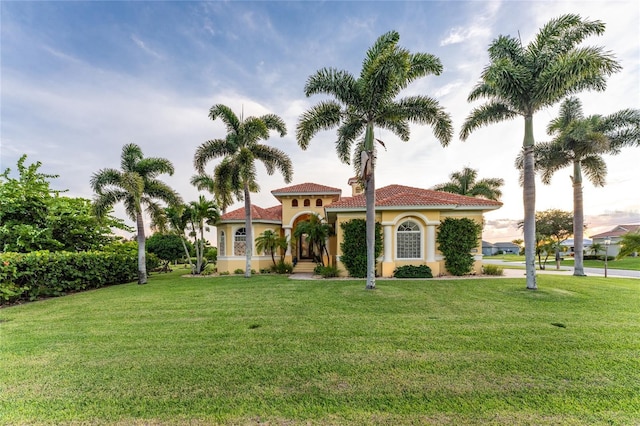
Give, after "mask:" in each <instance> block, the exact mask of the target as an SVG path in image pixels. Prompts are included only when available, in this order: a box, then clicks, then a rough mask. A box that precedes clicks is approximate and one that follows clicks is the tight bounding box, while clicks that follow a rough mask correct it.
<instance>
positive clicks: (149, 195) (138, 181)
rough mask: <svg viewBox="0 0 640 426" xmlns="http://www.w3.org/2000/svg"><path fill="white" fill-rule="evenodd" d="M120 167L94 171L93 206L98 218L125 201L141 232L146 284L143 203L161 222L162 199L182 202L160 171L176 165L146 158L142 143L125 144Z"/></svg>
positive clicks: (140, 266)
mask: <svg viewBox="0 0 640 426" xmlns="http://www.w3.org/2000/svg"><path fill="white" fill-rule="evenodd" d="M120 167H121V169H122V170H116V169H111V168H106V169H101V170H99V171H98V172H96V173H94V174H93V176H92V177H91V187H92V188H93V191H94V192H95V194H96V195H95V199H94V205H93V207H94V211H95V213H96V215H97V216H98V217H104V216H105V215H106V214H107V213H108V212H109V211H110V210H111V208H112V207H113V206H114V205H115V204H116V203H119V202H122V203H123V204H124V207H125V211H126V212H127V215H128V216H129V217H130V218H131V219H132V220H134V221H135V222H136V228H137V231H138V236H137V241H138V284H146V283H147V267H146V254H145V242H146V238H145V231H144V211H143V206H144V207H146V211H147V213H148V214H149V215H150V216H151V218H152V220H153V221H157V220H158V219H157V218H158V216H161V215H162V214H163V208H162V206H161V205H160V204H159V203H158V200H160V201H164V202H166V203H168V204H176V203H178V202H180V196H179V195H178V194H177V193H176V192H175V191H174V190H173V189H171V188H170V187H169V186H168V185H167V184H165V183H164V182H162V181H160V180H158V179H157V177H158V175H160V174H164V173H168V174H169V175H172V174H173V165H172V164H171V162H170V161H169V160H167V159H165V158H156V157H149V158H145V157H144V155H143V154H142V150H141V149H140V147H139V146H138V145H136V144H126V145H124V146H123V147H122V154H121V156H120Z"/></svg>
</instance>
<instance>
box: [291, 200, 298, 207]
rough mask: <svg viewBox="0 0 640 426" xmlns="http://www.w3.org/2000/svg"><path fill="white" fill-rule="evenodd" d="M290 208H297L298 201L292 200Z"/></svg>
mask: <svg viewBox="0 0 640 426" xmlns="http://www.w3.org/2000/svg"><path fill="white" fill-rule="evenodd" d="M291 207H298V199H297V198H294V199H293V200H291Z"/></svg>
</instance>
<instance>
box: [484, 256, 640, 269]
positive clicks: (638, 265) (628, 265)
mask: <svg viewBox="0 0 640 426" xmlns="http://www.w3.org/2000/svg"><path fill="white" fill-rule="evenodd" d="M484 258H485V259H496V260H504V261H506V262H524V260H525V259H524V256H520V255H515V254H501V255H496V256H485V257H484ZM554 259H555V258H554V256H553V255H551V256H549V259H548V260H547V268H553V267H555V264H556V262H555V260H554ZM543 260H544V258H543ZM562 265H563V266H570V267H573V258H572V257H565V258H563V259H562ZM537 266H538V258H537V257H536V267H537ZM584 266H585V267H587V268H604V260H585V261H584ZM522 267H523V268H524V265H522ZM607 267H608V268H610V269H628V270H631V271H640V256H639V257H625V258H623V259H619V260H609V261H608V262H607Z"/></svg>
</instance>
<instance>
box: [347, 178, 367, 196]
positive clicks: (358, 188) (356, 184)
mask: <svg viewBox="0 0 640 426" xmlns="http://www.w3.org/2000/svg"><path fill="white" fill-rule="evenodd" d="M348 183H349V186H351V196H352V197H355V196H356V195H360V194H362V193H363V192H364V188H363V187H362V184H361V183H360V181H359V180H358V178H357V177H352V178H350V179H349V182H348Z"/></svg>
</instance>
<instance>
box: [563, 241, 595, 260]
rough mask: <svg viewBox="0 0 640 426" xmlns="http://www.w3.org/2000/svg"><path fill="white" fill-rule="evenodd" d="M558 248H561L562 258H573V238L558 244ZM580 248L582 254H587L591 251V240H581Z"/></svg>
mask: <svg viewBox="0 0 640 426" xmlns="http://www.w3.org/2000/svg"><path fill="white" fill-rule="evenodd" d="M560 247H561V248H562V254H563V255H564V256H573V254H574V244H573V238H568V239H566V240H564V241H563V242H561V243H560ZM582 247H583V251H584V253H589V251H590V250H591V240H589V239H587V238H585V239H584V240H582Z"/></svg>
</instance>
